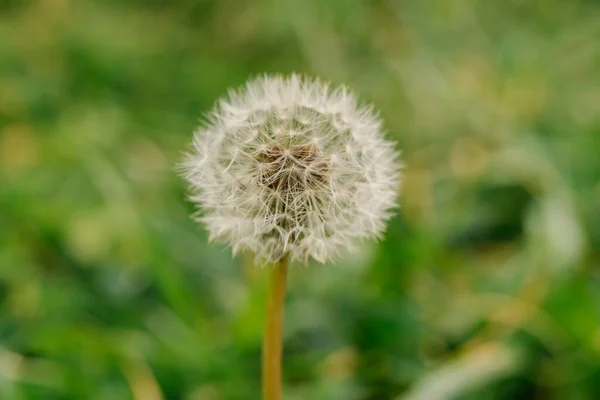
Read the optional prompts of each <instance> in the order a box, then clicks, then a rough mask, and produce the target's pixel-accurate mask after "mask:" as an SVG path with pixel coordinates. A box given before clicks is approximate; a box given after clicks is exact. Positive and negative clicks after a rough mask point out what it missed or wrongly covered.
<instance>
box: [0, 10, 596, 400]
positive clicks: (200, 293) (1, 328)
mask: <svg viewBox="0 0 600 400" xmlns="http://www.w3.org/2000/svg"><path fill="white" fill-rule="evenodd" d="M292 71H298V72H303V73H307V74H309V75H313V76H320V77H321V78H323V79H325V80H330V81H332V82H334V83H342V82H343V83H345V84H347V85H348V86H350V87H351V88H353V89H354V90H355V91H356V92H357V94H358V95H359V96H360V97H361V98H362V99H364V100H365V101H369V102H373V103H374V104H375V106H376V107H377V108H378V109H379V110H380V111H381V114H382V117H383V118H384V120H385V121H386V125H387V130H388V134H389V137H390V138H391V139H393V140H395V141H396V142H397V143H398V148H399V149H401V150H402V153H403V159H404V162H405V164H406V166H407V168H406V169H405V175H404V186H403V193H402V208H401V210H400V212H399V213H398V215H397V216H396V217H395V218H394V219H393V220H392V221H391V222H390V224H389V228H388V232H387V235H386V237H385V239H384V240H383V241H381V242H380V243H375V242H369V243H367V244H365V246H364V247H363V248H362V250H361V251H360V252H359V253H357V254H354V255H349V256H345V257H344V258H343V259H342V260H341V261H340V262H338V263H336V264H331V265H325V266H318V265H315V266H311V267H310V268H302V267H299V268H293V269H292V271H291V274H290V277H289V278H290V279H289V286H288V288H289V292H288V298H287V303H286V321H285V333H284V335H285V360H284V364H285V367H284V375H285V399H286V400H295V399H298V400H300V399H302V400H304V399H310V400H312V399H315V400H318V399H340V400H379V399H392V400H409V399H410V400H437V399H467V400H471V399H472V400H475V399H492V400H494V399H569V400H579V399H582V400H584V399H598V398H600V272H599V268H600V161H599V160H598V157H599V156H600V5H599V4H598V2H596V1H591V0H588V1H584V0H569V1H565V0H532V1H522V0H490V1H477V0H443V1H442V0H428V1H418V0H406V1H392V0H373V1H361V0H346V1H344V0H327V1H323V0H303V1H292V0H281V1H276V0H259V1H252V2H243V1H239V0H237V1H236V0H221V1H216V0H201V1H193V0H171V1H168V0H147V1H142V0H133V1H125V0H121V1H119V0H105V1H91V0H21V1H20V0H0V399H8V400H13V399H15V400H20V399H44V400H53V399H93V400H120V399H134V400H166V399H183V400H227V399H232V400H236V399H240V400H242V399H244V400H252V399H258V398H259V393H260V371H259V365H260V345H261V335H262V333H261V332H262V324H263V318H264V303H265V299H266V283H267V274H266V271H264V270H261V269H255V268H253V267H252V265H251V263H250V261H249V260H247V259H244V258H235V259H232V257H231V255H230V251H229V249H226V248H224V247H222V246H219V245H210V244H208V243H207V237H206V234H205V232H204V230H203V229H202V227H201V226H199V225H197V224H195V223H194V222H193V221H191V219H190V218H189V215H190V214H191V213H192V212H193V206H192V205H191V204H190V203H189V202H187V201H186V200H185V197H186V187H185V184H184V182H183V181H182V179H180V178H179V177H178V176H177V175H176V173H175V172H174V171H173V166H174V164H175V163H176V162H177V161H178V160H179V159H180V154H181V152H182V151H183V150H185V149H186V146H187V145H188V144H189V143H190V141H191V137H192V131H193V130H194V128H195V127H196V126H197V124H198V122H199V119H200V118H201V116H202V114H203V113H204V112H206V111H207V110H209V109H210V107H211V106H212V104H213V103H214V102H215V100H216V99H217V98H218V97H219V96H222V95H223V94H225V93H226V90H227V88H229V87H232V86H238V85H240V84H242V83H243V82H244V81H246V80H247V79H248V78H250V77H252V76H255V75H257V74H260V73H263V72H280V73H290V72H292Z"/></svg>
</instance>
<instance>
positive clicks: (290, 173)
mask: <svg viewBox="0 0 600 400" xmlns="http://www.w3.org/2000/svg"><path fill="white" fill-rule="evenodd" d="M256 161H257V162H258V163H259V164H260V165H261V168H260V176H259V177H258V182H259V184H260V185H261V186H265V187H267V188H269V189H271V190H274V191H277V192H279V193H281V194H286V195H287V194H298V193H300V192H303V191H306V190H311V189H314V188H317V187H320V186H321V187H322V186H324V185H327V184H328V183H329V171H330V166H329V162H328V161H327V159H326V158H325V157H324V156H323V154H322V153H321V152H320V150H319V149H318V148H317V147H316V146H315V145H313V144H305V145H294V146H290V147H283V146H281V145H270V146H269V147H268V148H267V149H266V150H264V151H262V152H260V153H259V154H258V155H257V156H256Z"/></svg>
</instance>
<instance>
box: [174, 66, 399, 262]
mask: <svg viewBox="0 0 600 400" xmlns="http://www.w3.org/2000/svg"><path fill="white" fill-rule="evenodd" d="M217 104H218V105H217V106H216V108H215V109H214V110H213V111H212V113H211V114H210V117H209V118H208V120H207V122H206V123H205V124H204V125H203V126H202V127H200V128H199V129H198V130H197V132H196V133H195V138H194V141H193V144H194V149H193V151H192V152H191V153H190V154H188V155H187V156H186V158H185V161H184V163H183V165H182V171H183V174H184V176H185V178H186V179H187V180H188V181H189V183H190V185H191V188H192V193H193V196H192V200H193V201H194V202H195V203H196V204H197V206H198V208H199V210H200V213H199V217H198V219H199V220H200V221H201V222H202V223H204V224H205V225H206V227H207V229H208V231H209V233H210V236H211V237H212V238H217V239H221V240H224V241H226V242H228V243H229V244H230V245H231V247H232V249H233V250H234V252H235V251H238V250H247V251H250V252H252V253H254V254H255V255H256V256H257V259H259V260H264V261H267V262H276V261H279V260H280V259H282V257H285V256H286V255H289V257H290V258H292V259H297V260H301V261H304V262H306V261H307V260H308V259H309V258H313V259H315V260H317V261H320V262H325V261H327V260H329V259H331V258H333V257H335V256H336V255H337V254H338V253H339V252H340V250H342V249H345V248H351V247H353V245H354V244H355V243H356V241H357V240H360V239H363V238H368V237H371V236H379V235H380V234H381V233H382V232H383V230H384V228H385V221H386V220H387V219H388V218H389V217H390V210H391V209H392V208H394V207H395V206H396V201H397V192H398V184H399V178H400V176H399V170H400V167H399V163H398V154H397V153H396V151H395V150H394V148H393V146H392V144H391V143H390V142H388V141H386V140H385V139H384V137H383V134H382V130H381V121H380V120H379V118H378V116H377V115H376V114H375V113H374V112H373V110H372V109H371V108H368V107H362V106H360V105H359V104H358V102H357V100H356V99H355V97H354V96H353V95H352V94H351V93H350V92H349V91H348V90H347V89H345V88H338V89H330V87H329V86H328V85H326V84H324V83H322V82H320V81H318V80H312V79H309V78H302V77H300V76H298V75H292V76H290V77H288V78H282V77H270V76H265V77H262V78H259V79H256V80H254V81H251V82H249V83H248V84H247V85H246V86H245V87H244V88H242V89H240V90H237V91H232V92H230V94H229V96H228V97H227V98H224V99H221V100H220V101H219V102H218V103H217Z"/></svg>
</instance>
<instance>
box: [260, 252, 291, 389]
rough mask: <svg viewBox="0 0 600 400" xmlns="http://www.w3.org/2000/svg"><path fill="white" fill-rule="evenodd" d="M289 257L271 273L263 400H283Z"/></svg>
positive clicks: (264, 351) (265, 333)
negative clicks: (284, 330) (283, 350)
mask: <svg viewBox="0 0 600 400" xmlns="http://www.w3.org/2000/svg"><path fill="white" fill-rule="evenodd" d="M287 264H288V261H287V257H283V258H282V259H281V260H280V261H279V262H278V263H277V265H276V266H275V268H273V269H272V270H271V271H270V278H269V280H270V282H269V284H270V287H269V299H268V301H267V318H266V324H265V332H264V339H263V353H262V393H263V397H262V398H263V400H281V393H282V385H281V353H282V347H283V345H282V336H281V331H282V326H283V305H284V300H285V283H286V276H287Z"/></svg>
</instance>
